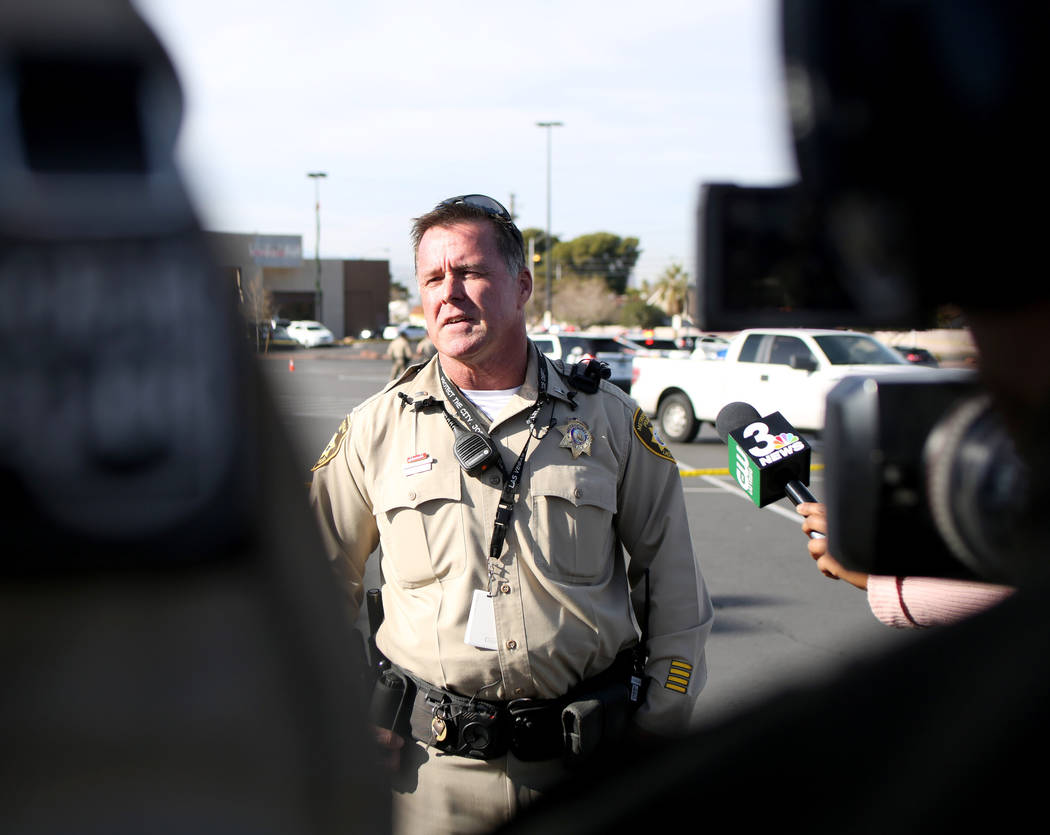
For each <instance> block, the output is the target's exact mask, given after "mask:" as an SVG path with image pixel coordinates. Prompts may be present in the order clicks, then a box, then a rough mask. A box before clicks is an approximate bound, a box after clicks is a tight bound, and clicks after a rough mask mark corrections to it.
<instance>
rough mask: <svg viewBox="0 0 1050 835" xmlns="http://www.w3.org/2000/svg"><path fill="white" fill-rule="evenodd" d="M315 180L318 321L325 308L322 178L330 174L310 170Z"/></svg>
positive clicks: (316, 306)
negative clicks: (322, 305)
mask: <svg viewBox="0 0 1050 835" xmlns="http://www.w3.org/2000/svg"><path fill="white" fill-rule="evenodd" d="M306 176H307V177H309V178H310V179H312V180H313V181H314V216H315V218H316V222H317V238H316V241H317V242H316V244H315V246H314V265H315V267H316V275H315V278H314V315H315V316H316V317H317V321H318V322H320V321H322V318H321V317H322V315H323V310H322V308H321V302H322V298H321V180H322V179H323V178H325V177H327V176H328V174H326V173H325V172H324V171H310V172H308V173H307V175H306Z"/></svg>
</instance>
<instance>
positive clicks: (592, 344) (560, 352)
mask: <svg viewBox="0 0 1050 835" xmlns="http://www.w3.org/2000/svg"><path fill="white" fill-rule="evenodd" d="M529 339H531V340H532V341H533V342H535V343H536V345H537V346H538V347H539V349H540V351H542V352H543V353H544V354H546V355H547V356H548V357H550V358H551V359H556V360H563V361H564V362H565V363H575V362H579V361H580V360H582V359H598V360H601V361H602V362H604V363H606V364H607V365H608V366H609V370H610V371H611V372H612V374H611V376H610V377H609V382H610V383H612V384H613V385H615V386H618V387H620V388H621V389H623V390H624V391H625V392H627V393H628V394H630V393H631V370H632V367H633V365H634V363H633V359H632V356H631V353H629V351H630V348H629V347H628V346H627V345H625V344H623V343H622V342H619V341H617V340H616V339H615V338H613V337H611V336H605V335H604V334H588V333H536V334H529Z"/></svg>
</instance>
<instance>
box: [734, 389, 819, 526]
mask: <svg viewBox="0 0 1050 835" xmlns="http://www.w3.org/2000/svg"><path fill="white" fill-rule="evenodd" d="M715 431H716V432H718V437H719V438H721V439H722V440H723V441H724V442H725V443H726V444H728V446H729V469H730V472H732V473H733V477H734V478H735V479H736V482H737V484H739V485H740V488H741V489H742V490H743V491H744V492H745V493H747V495H748V496H749V497H750V499H751V501H752V502H754V504H755V506H756V507H765V506H766V505H768V504H770V503H772V502H775V501H778V500H779V499H782V498H784V497H785V496H787V497H788V498H789V499H791V501H792V502H794V503H795V504H801V503H802V502H815V501H817V499H816V497H815V496H814V495H813V494H812V493H811V492H810V491H809V488H808V487H807V486H806V485H807V484H809V465H810V457H811V454H812V450H811V448H810V445H809V444H808V443H807V442H806V441H805V440H804V439H803V438H802V437H801V436H799V434H798V433H797V432H795V430H794V427H792V426H791V424H790V423H788V422H787V420H786V419H785V418H784V416H783V415H782V414H780V412H773V413H772V414H770V415H766V416H765V417H762V416H761V415H760V414H759V413H758V410H757V409H756V408H755V407H754V406H752V405H751V404H749V403H741V402H735V403H730V404H728V405H727V406H723V407H722V409H721V411H720V412H719V413H718V417H717V418H716V419H715ZM811 536H820V534H811Z"/></svg>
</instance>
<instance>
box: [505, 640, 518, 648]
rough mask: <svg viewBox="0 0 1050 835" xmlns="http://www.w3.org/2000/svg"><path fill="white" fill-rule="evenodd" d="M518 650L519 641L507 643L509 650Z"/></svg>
mask: <svg viewBox="0 0 1050 835" xmlns="http://www.w3.org/2000/svg"><path fill="white" fill-rule="evenodd" d="M517 648H518V642H517V641H507V649H517Z"/></svg>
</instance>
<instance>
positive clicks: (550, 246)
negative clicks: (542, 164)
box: [536, 122, 563, 328]
mask: <svg viewBox="0 0 1050 835" xmlns="http://www.w3.org/2000/svg"><path fill="white" fill-rule="evenodd" d="M562 124H563V123H562V122H537V123H536V127H538V128H546V129H547V250H546V253H545V255H546V257H545V258H544V259H543V261H544V265H543V269H544V272H545V273H546V278H547V307H546V309H545V310H544V311H543V324H544V325H545V326H546V327H548V328H549V327H550V326H551V261H552V260H553V258H554V243H553V241H552V240H551V128H560V127H561V126H562Z"/></svg>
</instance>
